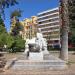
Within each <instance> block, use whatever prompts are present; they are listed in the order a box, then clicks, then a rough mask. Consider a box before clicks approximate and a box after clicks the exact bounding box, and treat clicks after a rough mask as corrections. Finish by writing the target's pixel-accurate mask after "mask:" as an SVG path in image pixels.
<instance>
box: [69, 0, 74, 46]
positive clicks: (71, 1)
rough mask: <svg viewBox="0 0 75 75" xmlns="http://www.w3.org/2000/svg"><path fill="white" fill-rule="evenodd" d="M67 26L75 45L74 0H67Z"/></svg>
mask: <svg viewBox="0 0 75 75" xmlns="http://www.w3.org/2000/svg"><path fill="white" fill-rule="evenodd" d="M68 9H69V24H70V25H69V26H70V32H71V34H72V35H71V36H70V37H69V38H70V39H71V42H72V44H73V45H74V46H75V40H74V39H75V0H69V6H68Z"/></svg>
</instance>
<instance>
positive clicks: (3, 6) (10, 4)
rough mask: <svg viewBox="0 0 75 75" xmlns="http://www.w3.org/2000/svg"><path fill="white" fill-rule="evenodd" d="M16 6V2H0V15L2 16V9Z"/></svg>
mask: <svg viewBox="0 0 75 75" xmlns="http://www.w3.org/2000/svg"><path fill="white" fill-rule="evenodd" d="M15 4H18V2H17V0H0V15H3V16H4V9H5V8H8V7H9V6H13V5H15Z"/></svg>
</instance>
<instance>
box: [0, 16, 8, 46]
mask: <svg viewBox="0 0 75 75" xmlns="http://www.w3.org/2000/svg"><path fill="white" fill-rule="evenodd" d="M6 39H7V32H6V28H5V25H4V22H3V20H2V18H1V16H0V47H3V46H4V45H5V44H6Z"/></svg>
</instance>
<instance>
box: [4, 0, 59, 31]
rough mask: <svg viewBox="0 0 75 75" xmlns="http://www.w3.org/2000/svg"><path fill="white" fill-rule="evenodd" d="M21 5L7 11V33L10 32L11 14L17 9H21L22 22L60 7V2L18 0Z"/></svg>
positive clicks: (56, 0) (51, 0) (52, 0)
mask: <svg viewBox="0 0 75 75" xmlns="http://www.w3.org/2000/svg"><path fill="white" fill-rule="evenodd" d="M18 1H19V4H18V5H15V6H12V7H10V8H6V9H5V16H6V20H5V25H6V28H7V31H9V30H10V14H11V12H12V11H14V10H15V9H21V10H22V11H23V12H22V17H21V18H20V20H23V19H25V18H30V17H31V16H36V15H37V13H39V12H42V11H45V10H48V9H52V8H55V7H58V6H59V0H18Z"/></svg>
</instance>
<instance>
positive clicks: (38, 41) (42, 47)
mask: <svg viewBox="0 0 75 75" xmlns="http://www.w3.org/2000/svg"><path fill="white" fill-rule="evenodd" d="M29 52H43V53H48V51H47V42H46V39H45V38H43V35H42V33H41V30H40V29H38V32H37V34H36V37H34V38H32V39H27V40H26V44H25V52H24V53H25V54H27V55H29V54H28V53H29Z"/></svg>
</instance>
